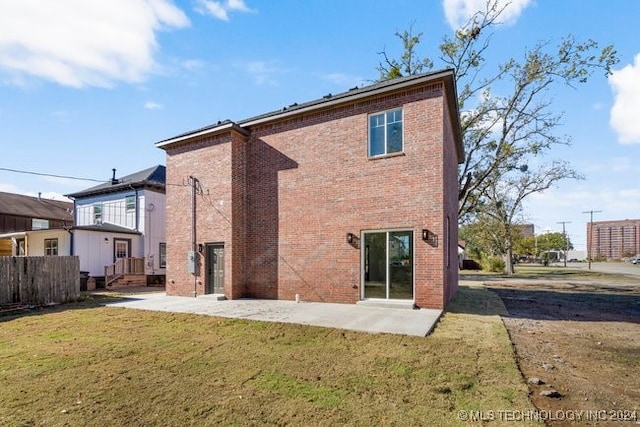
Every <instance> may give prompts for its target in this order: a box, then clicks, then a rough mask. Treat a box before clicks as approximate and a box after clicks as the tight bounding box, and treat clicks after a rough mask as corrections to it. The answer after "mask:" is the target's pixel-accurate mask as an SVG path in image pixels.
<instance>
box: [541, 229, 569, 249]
mask: <svg viewBox="0 0 640 427" xmlns="http://www.w3.org/2000/svg"><path fill="white" fill-rule="evenodd" d="M537 240H538V251H540V252H546V251H563V250H565V249H566V250H569V251H570V250H572V249H573V243H571V239H569V237H568V236H567V237H566V241H565V235H564V234H562V233H559V232H555V233H545V234H541V235H539V236H537Z"/></svg>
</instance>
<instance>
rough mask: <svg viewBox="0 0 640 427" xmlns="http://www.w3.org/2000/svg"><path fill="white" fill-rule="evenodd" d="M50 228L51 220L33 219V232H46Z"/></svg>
mask: <svg viewBox="0 0 640 427" xmlns="http://www.w3.org/2000/svg"><path fill="white" fill-rule="evenodd" d="M48 228H49V220H48V219H37V218H32V219H31V229H32V230H46V229H48Z"/></svg>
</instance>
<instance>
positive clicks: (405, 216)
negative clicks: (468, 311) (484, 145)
mask: <svg viewBox="0 0 640 427" xmlns="http://www.w3.org/2000/svg"><path fill="white" fill-rule="evenodd" d="M442 92H443V90H442V86H440V85H433V86H430V87H426V88H420V89H418V90H412V91H410V92H403V93H402V94H398V95H391V96H389V95H387V96H384V97H381V98H379V99H376V100H368V101H365V102H361V103H356V104H350V105H347V106H343V107H341V108H338V109H335V110H332V111H326V112H318V113H314V114H309V115H305V116H303V117H298V118H294V119H291V120H288V121H283V122H280V123H276V124H269V125H265V126H262V127H255V128H253V129H252V135H251V139H250V142H249V145H248V151H247V161H248V164H249V165H250V166H249V167H248V168H247V216H248V218H249V221H248V236H247V260H248V265H247V274H248V277H247V279H248V283H247V289H248V290H249V296H252V297H259V298H280V299H293V298H294V296H295V294H299V295H300V297H301V298H302V299H303V300H308V301H326V302H355V301H358V300H359V299H360V286H361V277H360V269H361V251H360V249H359V248H354V247H352V246H350V245H349V244H347V242H346V234H347V233H349V232H351V233H354V234H355V235H356V236H361V233H362V232H363V231H372V230H388V229H411V230H413V232H414V258H415V273H414V279H415V287H416V291H415V297H416V303H417V304H418V305H421V306H423V307H442V306H443V301H444V297H443V283H444V271H443V267H442V262H443V250H444V248H443V246H442V242H443V240H442V236H443V230H444V219H443V213H442V209H443V208H444V203H445V200H444V199H445V197H444V193H443V176H444V173H443V149H442V144H443V132H442V126H443V123H444V117H443V113H444V112H443V98H442ZM399 106H402V107H403V108H404V154H402V155H397V156H392V157H386V158H380V159H375V160H374V159H369V158H368V154H367V150H368V114H370V113H376V112H380V111H384V110H387V109H391V108H395V107H399ZM450 175H451V174H450ZM456 182H457V180H456V167H455V162H454V167H453V184H454V186H456ZM456 196H457V186H456V191H455V192H454V193H453V195H452V196H451V197H453V198H454V203H456V200H457V199H456ZM453 221H454V222H453V224H455V218H453ZM423 228H427V229H429V230H430V231H432V232H434V233H436V234H437V235H438V236H439V239H440V240H439V241H440V242H441V243H440V244H439V245H438V246H437V247H432V246H430V245H429V244H427V243H425V242H423V241H422V240H421V230H422V229H423ZM455 242H457V237H456V239H455ZM456 244H457V243H456ZM454 261H455V260H454ZM454 265H456V266H457V264H455V262H454Z"/></svg>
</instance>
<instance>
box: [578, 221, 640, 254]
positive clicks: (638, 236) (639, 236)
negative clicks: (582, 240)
mask: <svg viewBox="0 0 640 427" xmlns="http://www.w3.org/2000/svg"><path fill="white" fill-rule="evenodd" d="M587 253H589V254H591V257H592V258H606V259H607V260H615V259H621V258H625V257H631V256H634V255H636V254H640V219H625V220H618V221H594V222H593V223H587Z"/></svg>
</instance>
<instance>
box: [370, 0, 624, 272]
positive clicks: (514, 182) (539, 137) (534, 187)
mask: <svg viewBox="0 0 640 427" xmlns="http://www.w3.org/2000/svg"><path fill="white" fill-rule="evenodd" d="M501 4H502V3H501V2H499V1H498V0H488V1H487V2H486V4H485V8H484V9H483V10H482V11H480V12H478V13H476V14H475V15H474V16H473V17H471V19H469V21H468V22H467V23H466V24H465V25H463V26H462V27H461V28H460V29H458V30H457V31H456V32H455V33H454V34H453V35H446V36H444V37H443V39H442V43H441V44H440V58H439V60H440V63H441V64H443V66H444V67H445V68H451V69H453V70H454V71H455V74H456V84H457V90H458V105H459V107H460V110H461V128H462V138H463V143H464V149H465V158H464V162H463V163H462V164H461V165H460V166H459V175H458V179H459V181H458V199H459V208H458V214H459V218H460V221H461V222H463V223H464V222H469V221H476V220H479V219H480V218H481V217H484V218H486V217H487V216H489V217H492V218H493V220H499V221H501V223H502V227H501V228H502V229H503V231H502V235H501V237H500V239H498V238H497V237H496V239H495V240H496V244H497V241H498V240H502V241H503V242H504V246H503V245H500V248H501V249H500V250H501V251H502V254H503V255H505V256H507V254H506V253H507V252H510V251H511V250H512V243H508V242H510V241H511V242H512V239H509V235H510V234H511V232H510V228H512V226H513V225H514V224H515V223H516V222H517V215H518V214H520V213H521V211H522V202H523V201H524V200H525V199H526V197H528V196H530V195H531V194H533V193H538V192H542V191H545V190H547V189H548V188H550V187H551V186H553V185H555V184H557V182H558V181H560V180H563V179H580V178H581V176H580V175H579V174H578V173H577V172H575V171H574V170H573V169H571V167H570V166H569V165H568V164H567V163H566V162H559V161H550V162H549V163H547V164H543V165H542V166H541V167H540V168H539V169H537V170H536V171H535V172H532V171H530V165H529V164H530V163H534V161H535V163H536V164H539V163H541V162H542V159H543V158H544V157H545V156H547V155H548V154H549V153H550V152H551V151H552V148H553V147H554V146H558V145H569V144H570V142H571V138H570V137H569V136H567V135H560V134H558V130H559V128H560V126H561V125H562V112H558V111H555V110H554V108H553V104H552V102H553V99H552V96H551V89H553V88H555V87H557V86H558V85H562V86H564V85H568V86H570V87H574V88H575V87H576V86H577V85H578V84H581V83H585V82H586V81H587V80H588V78H589V77H591V76H592V75H593V73H594V72H595V71H602V73H603V75H605V76H606V75H608V74H610V72H611V67H612V66H613V65H614V64H616V63H617V61H618V59H617V54H616V51H615V50H614V48H613V47H612V46H606V47H604V48H603V49H600V48H599V47H598V43H597V42H595V41H593V40H587V41H584V42H580V41H577V40H576V39H574V37H572V36H570V35H569V36H567V37H565V38H564V39H562V40H561V41H560V42H559V43H558V44H557V45H554V44H552V43H551V42H549V41H543V42H539V43H537V44H536V45H534V46H533V47H532V48H529V49H524V51H523V52H522V56H521V58H520V59H516V58H511V59H509V60H507V61H506V62H505V63H503V64H498V65H495V66H493V65H491V64H488V63H487V62H486V60H485V54H486V53H487V52H488V50H489V49H490V48H491V39H492V38H493V37H494V34H493V33H492V32H491V31H492V28H493V27H495V26H496V25H499V23H500V17H501V15H502V13H503V12H504V10H505V8H507V7H508V4H506V5H503V6H501ZM396 36H397V37H399V38H400V39H401V40H402V42H403V47H404V53H403V55H402V58H401V60H400V61H396V60H393V59H390V58H389V57H388V55H387V54H386V52H385V51H383V52H381V53H380V54H381V55H382V56H383V59H384V61H383V62H381V63H380V64H379V66H378V71H380V76H381V80H385V79H389V78H396V77H401V76H404V75H410V74H417V73H420V72H423V71H425V70H426V69H429V68H431V66H432V65H433V64H432V62H430V61H429V60H428V59H427V58H424V59H421V60H418V61H415V60H414V59H413V58H415V57H416V56H417V53H416V49H417V46H418V45H419V43H420V41H421V36H422V33H420V34H418V35H413V28H412V27H411V28H410V29H409V30H408V31H405V32H404V33H402V34H400V33H396ZM497 87H499V92H498V90H497V89H494V88H497ZM498 93H500V94H501V95H498ZM506 189H509V192H506ZM494 229H495V227H494ZM496 232H497V231H496ZM509 255H510V254H509ZM507 264H508V266H510V264H511V263H510V262H509V263H507Z"/></svg>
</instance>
